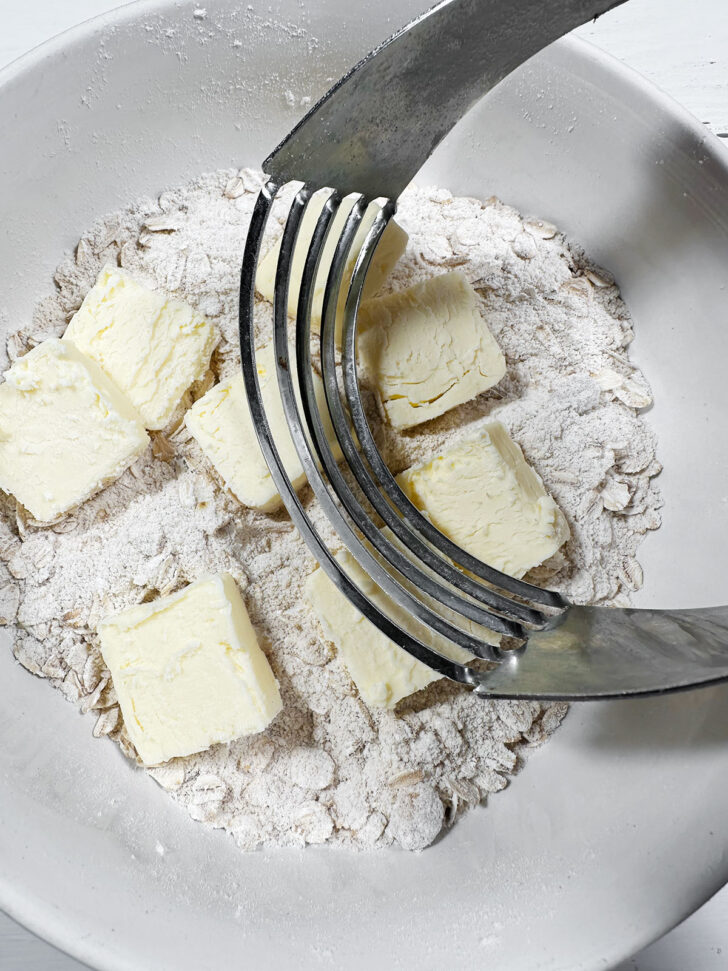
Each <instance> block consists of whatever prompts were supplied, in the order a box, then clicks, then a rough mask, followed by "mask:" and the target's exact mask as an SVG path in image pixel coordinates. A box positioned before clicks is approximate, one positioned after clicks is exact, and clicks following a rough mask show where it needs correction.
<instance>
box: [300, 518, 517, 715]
mask: <svg viewBox="0 0 728 971" xmlns="http://www.w3.org/2000/svg"><path fill="white" fill-rule="evenodd" d="M382 532H383V533H384V535H385V536H386V537H387V539H389V540H390V542H392V543H394V544H395V545H396V546H398V547H399V549H400V550H403V551H405V550H404V547H403V545H402V544H401V543H400V542H399V540H397V539H396V537H395V536H394V534H393V533H392V532H391V530H389V529H388V528H386V527H385V529H383V530H382ZM405 552H406V551H405ZM336 560H337V562H338V563H339V565H340V566H341V567H342V568H343V569H344V571H345V573H346V574H347V575H348V576H349V578H350V579H351V580H353V582H354V583H355V584H356V586H357V587H358V588H359V589H360V590H361V592H362V593H363V594H364V595H365V596H366V597H367V598H368V599H369V600H371V601H372V602H373V603H374V604H375V605H376V606H377V607H379V608H380V609H381V611H382V612H383V613H384V614H386V615H387V616H388V617H389V618H390V620H393V621H394V622H395V623H396V624H397V625H398V626H399V627H401V628H402V629H403V630H404V631H406V632H407V633H408V634H410V635H411V636H412V637H415V638H417V640H419V641H420V642H421V643H422V644H424V645H425V646H426V647H431V648H433V649H434V650H435V651H437V652H438V653H440V654H444V655H445V657H449V658H451V659H452V660H454V661H460V662H461V663H466V662H467V661H468V660H470V659H471V655H470V654H469V653H468V652H467V651H465V650H464V649H463V648H461V647H458V645H457V644H454V643H452V641H449V640H447V639H446V638H444V637H442V636H441V635H439V634H436V633H434V632H433V631H432V630H430V629H429V628H427V627H424V626H423V625H422V624H420V623H419V622H418V621H417V620H415V619H414V618H413V617H412V616H411V614H410V613H409V612H408V611H407V610H405V609H404V608H403V607H400V606H399V605H398V604H396V603H394V602H393V601H392V600H390V598H389V597H388V596H387V595H386V594H385V593H383V591H382V590H381V588H380V587H378V586H377V584H376V583H375V582H374V581H373V580H372V579H371V577H370V576H369V575H368V574H367V573H365V572H364V570H363V569H362V568H361V566H359V564H358V563H357V561H356V560H355V559H354V557H353V556H352V555H351V554H350V553H349V552H348V551H346V550H344V551H341V552H339V553H337V554H336ZM419 565H420V566H422V564H419ZM424 569H425V570H426V572H430V571H429V570H427V568H426V567H424ZM430 575H432V574H430ZM400 581H401V582H402V583H403V585H404V586H406V587H408V588H409V589H412V587H411V586H410V584H409V583H408V581H406V580H404V579H402V578H400ZM413 592H415V591H413ZM305 593H306V598H307V600H308V602H309V604H310V606H311V608H312V610H313V612H314V614H315V615H316V618H317V619H318V621H319V623H320V625H321V628H322V630H323V632H324V636H325V637H326V639H327V640H329V641H331V642H332V643H333V644H334V645H335V646H336V649H337V651H338V653H339V656H340V657H341V660H342V661H343V663H344V665H345V666H346V669H347V671H348V672H349V674H350V675H351V679H352V681H353V682H354V684H355V685H356V686H357V689H358V691H359V694H360V695H361V697H362V698H363V699H364V701H366V703H367V704H368V705H371V706H373V707H379V708H394V706H395V705H396V704H397V702H399V701H401V700H402V698H405V697H406V696H407V695H410V694H412V693H413V692H415V691H420V690H421V689H422V688H426V687H427V685H428V684H431V683H432V682H433V681H437V680H438V679H439V678H440V677H441V675H440V674H438V673H437V672H436V671H433V670H432V668H430V667H428V666H427V665H426V664H423V663H422V662H421V661H418V660H417V659H416V658H414V657H412V655H411V654H409V653H408V652H407V651H405V650H404V649H403V648H401V647H399V646H398V645H397V644H395V643H394V641H392V640H390V638H388V637H387V636H386V634H383V633H382V632H381V631H380V630H379V629H378V628H377V627H375V626H374V624H372V623H370V621H368V620H367V619H366V618H365V617H364V616H363V614H361V613H359V611H358V610H357V608H356V607H354V606H353V604H351V603H350V602H349V600H347V598H346V597H345V596H344V594H343V593H341V592H340V591H339V590H338V589H337V587H336V586H335V585H334V584H333V583H332V582H331V580H329V578H328V577H327V575H326V573H325V572H324V571H323V570H322V569H320V568H319V569H317V570H315V571H314V572H313V573H312V574H311V575H310V576H309V577H308V579H307V580H306V585H305ZM420 596H421V594H420ZM423 599H424V600H425V602H426V603H427V605H428V606H429V607H431V608H432V609H433V610H434V611H436V612H437V613H439V614H440V615H441V616H442V617H444V618H445V619H446V620H448V621H450V623H452V624H453V625H454V626H455V627H459V628H460V629H461V630H464V631H466V632H467V633H469V634H471V635H473V636H474V637H478V638H480V639H481V640H483V641H486V642H487V643H489V644H498V643H499V641H500V637H499V635H498V634H495V633H494V632H493V631H489V630H485V629H484V628H483V627H480V626H478V625H477V624H474V623H473V622H472V621H469V620H468V619H467V618H465V617H462V616H461V615H459V614H456V613H455V611H453V610H451V609H450V608H448V607H444V606H443V605H442V604H439V603H437V602H436V601H435V600H433V599H432V598H430V597H424V598H423Z"/></svg>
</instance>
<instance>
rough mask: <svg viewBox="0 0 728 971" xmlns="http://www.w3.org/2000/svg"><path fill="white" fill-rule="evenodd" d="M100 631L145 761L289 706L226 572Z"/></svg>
mask: <svg viewBox="0 0 728 971" xmlns="http://www.w3.org/2000/svg"><path fill="white" fill-rule="evenodd" d="M99 635H100V638H101V652H102V654H103V657H104V661H105V662H106V665H107V667H108V668H109V671H110V672H111V677H112V678H113V682H114V688H115V689H116V694H117V696H118V699H119V704H120V706H121V712H122V715H123V716H124V724H125V725H126V729H127V731H128V733H129V737H130V738H131V740H132V742H133V743H134V747H135V748H136V750H137V752H138V753H139V756H140V758H141V760H142V761H143V762H144V764H145V765H158V764H159V763H160V762H166V761H168V760H169V759H171V758H175V757H176V756H182V755H192V754H193V753H194V752H202V751H204V750H205V749H207V748H209V747H210V746H211V745H215V744H217V743H219V742H230V741H232V740H233V739H234V738H238V737H239V736H241V735H253V734H255V733H257V732H262V731H263V729H264V728H265V727H266V726H267V725H268V724H269V723H270V722H271V721H272V719H273V718H275V716H276V715H277V714H278V712H279V711H280V710H281V708H282V703H281V696H280V693H279V691H278V683H277V681H276V679H275V677H274V675H273V672H272V671H271V668H270V665H269V664H268V661H267V659H266V657H265V654H263V652H262V651H261V649H260V647H259V646H258V641H257V638H256V636H255V631H254V630H253V626H252V624H251V623H250V619H249V617H248V612H247V610H246V609H245V604H244V603H243V599H242V597H241V596H240V591H239V590H238V588H237V586H236V584H235V581H234V580H233V578H232V577H231V576H230V574H228V573H221V574H219V575H218V576H209V577H204V578H202V579H200V580H197V581H196V582H195V583H191V584H190V585H189V586H188V587H185V588H184V590H180V591H179V593H174V594H172V595H171V596H169V597H162V598H161V599H160V600H155V601H153V602H152V603H147V604H141V605H140V606H138V607H131V608H129V609H128V610H124V611H122V612H121V613H119V614H117V615H116V616H113V617H108V618H106V619H105V620H104V621H102V623H101V625H100V627H99Z"/></svg>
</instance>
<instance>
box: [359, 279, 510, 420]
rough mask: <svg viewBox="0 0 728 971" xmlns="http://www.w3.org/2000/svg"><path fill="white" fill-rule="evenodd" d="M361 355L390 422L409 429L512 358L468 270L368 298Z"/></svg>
mask: <svg viewBox="0 0 728 971" xmlns="http://www.w3.org/2000/svg"><path fill="white" fill-rule="evenodd" d="M358 326H359V339H358V354H359V359H360V361H361V364H362V366H363V367H364V369H365V370H366V372H367V375H368V377H369V379H370V380H371V382H372V384H373V385H374V388H375V389H376V392H377V394H378V396H379V399H380V403H381V405H382V408H383V410H384V413H385V414H386V416H387V419H388V420H389V422H390V424H392V425H393V426H394V427H395V428H411V427H412V426H413V425H418V424H420V422H423V421H429V420H430V419H431V418H436V417H437V416H438V415H442V414H444V413H445V412H446V411H449V410H450V408H454V407H455V406H456V405H460V404H463V402H465V401H470V400H471V399H472V398H475V397H477V395H479V394H481V393H482V392H483V391H487V390H488V388H491V387H492V386H493V385H494V384H497V383H498V382H499V381H500V379H501V378H502V377H503V375H504V374H505V373H506V362H505V358H504V357H503V354H502V352H501V349H500V348H499V347H498V344H497V343H496V340H495V338H494V337H493V335H492V334H491V332H490V331H489V330H488V326H487V324H486V323H485V321H484V320H483V318H482V317H481V315H480V312H479V310H478V305H477V295H476V293H475V291H474V290H473V288H472V287H471V286H470V284H469V283H468V281H467V280H466V279H465V277H464V276H463V275H462V273H458V272H454V273H445V274H443V275H441V276H436V277H432V278H431V279H429V280H426V281H425V282H424V283H418V284H416V285H415V286H413V287H409V289H407V290H401V291H399V292H397V293H389V294H386V295H385V296H383V297H377V298H375V299H374V300H368V301H367V302H366V303H364V304H362V306H361V309H360V311H359V324H358Z"/></svg>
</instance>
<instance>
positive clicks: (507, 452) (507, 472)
mask: <svg viewBox="0 0 728 971" xmlns="http://www.w3.org/2000/svg"><path fill="white" fill-rule="evenodd" d="M397 481H398V482H399V484H400V486H401V487H402V489H403V490H404V492H405V493H406V494H407V496H408V497H409V499H410V501H411V502H412V503H413V504H414V505H415V506H417V508H418V509H420V510H422V511H423V512H425V513H426V514H427V516H428V517H429V519H430V520H431V521H432V523H433V524H434V525H435V526H436V527H437V528H438V529H439V530H440V532H442V533H444V534H445V535H446V536H447V537H449V539H451V540H452V541H453V542H454V543H457V545H458V546H461V547H462V548H463V549H464V550H466V552H468V553H470V554H472V555H473V556H475V557H477V558H478V559H479V560H482V561H483V562H484V563H487V564H489V565H490V566H492V567H495V568H496V569H497V570H500V571H502V572H503V573H508V574H510V575H511V576H514V577H522V576H523V575H524V574H525V573H527V572H528V571H529V570H530V569H532V568H533V567H535V566H538V564H539V563H543V561H544V560H546V559H548V557H549V556H552V555H553V554H554V553H555V552H556V551H557V550H558V549H559V547H560V546H561V545H562V544H563V543H565V542H566V540H567V539H568V538H569V526H568V524H567V522H566V520H565V518H564V515H563V513H562V512H561V510H560V509H559V507H558V506H557V505H556V503H555V502H554V500H553V499H552V497H551V496H550V495H549V494H548V493H547V492H546V489H545V488H544V484H543V481H542V480H541V477H540V476H539V475H538V474H537V473H536V472H535V471H534V470H533V469H532V468H531V467H530V466H529V465H528V464H527V463H526V460H525V458H524V457H523V452H522V451H521V449H520V448H519V447H518V445H517V444H516V443H515V442H514V441H513V440H512V439H511V438H510V437H509V436H508V433H507V432H506V430H505V428H504V427H503V425H502V424H501V423H500V422H497V421H494V422H490V423H489V424H487V425H485V426H484V427H483V428H482V429H481V431H480V432H479V433H478V434H477V435H475V436H473V437H468V438H465V439H463V440H462V441H460V442H458V443H457V444H456V445H454V446H453V447H452V448H450V449H447V450H446V451H443V452H442V453H441V454H440V455H437V456H436V457H435V458H434V459H432V460H431V461H429V462H424V463H422V464H421V465H416V466H414V467H413V468H411V469H408V470H407V471H406V472H403V473H402V474H401V475H399V476H398V478H397Z"/></svg>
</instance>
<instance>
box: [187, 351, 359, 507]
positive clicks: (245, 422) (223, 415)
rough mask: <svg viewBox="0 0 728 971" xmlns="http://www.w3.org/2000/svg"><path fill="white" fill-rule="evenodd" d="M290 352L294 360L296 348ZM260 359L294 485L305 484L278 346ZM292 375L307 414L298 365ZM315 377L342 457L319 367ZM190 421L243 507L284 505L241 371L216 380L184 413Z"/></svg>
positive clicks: (264, 390)
mask: <svg viewBox="0 0 728 971" xmlns="http://www.w3.org/2000/svg"><path fill="white" fill-rule="evenodd" d="M290 353H291V361H293V360H294V351H293V348H291V351H290ZM256 360H257V364H258V380H259V382H260V390H261V394H262V397H263V403H264V405H265V410H266V414H267V416H268V421H269V423H270V427H271V432H272V434H273V439H274V441H275V444H276V448H277V449H278V454H279V455H280V457H281V460H282V462H283V465H284V467H285V470H286V473H287V475H288V478H289V479H290V480H291V482H292V483H293V487H294V489H300V488H301V487H302V486H303V485H304V483H305V482H306V476H305V474H304V471H303V466H302V465H301V462H300V459H299V458H298V453H297V452H296V448H295V446H294V444H293V439H292V438H291V433H290V432H289V430H288V423H287V421H286V417H285V413H284V411H283V403H282V401H281V397H280V393H279V390H278V378H277V374H276V367H275V350H274V347H273V345H272V344H269V345H267V346H266V347H264V348H262V350H260V351H258V352H257V353H256ZM292 374H293V377H294V387H295V389H296V392H297V398H298V404H299V412H300V413H301V415H302V416H303V411H302V405H301V397H300V391H299V389H298V381H297V377H296V372H295V370H293V371H292ZM313 382H314V388H315V393H316V400H317V402H318V404H319V410H320V411H321V414H322V417H323V420H324V428H325V431H326V437H327V439H328V441H329V443H330V444H331V447H332V451H333V453H334V455H335V457H336V459H337V461H338V460H339V459H340V458H341V449H340V448H339V443H338V441H337V439H336V435H335V433H334V429H333V426H332V424H331V419H330V417H329V414H328V409H327V407H326V398H325V393H324V386H323V382H322V380H321V378H320V377H319V375H318V374H316V372H315V371H314V373H313ZM185 424H186V425H187V427H188V428H189V430H190V431H191V432H192V434H193V435H194V437H195V439H196V440H197V443H198V445H199V446H200V448H201V449H202V451H203V452H204V453H205V455H206V456H207V458H208V459H209V460H210V462H212V464H213V465H214V466H215V469H216V470H217V472H218V474H219V475H220V477H221V478H222V480H223V482H224V483H225V486H226V488H228V489H229V490H230V491H231V492H232V493H233V495H234V496H235V497H236V498H237V499H238V500H239V501H240V502H242V503H243V505H244V506H250V507H251V508H252V509H258V510H260V511H261V512H274V511H275V510H276V509H278V508H280V505H281V497H280V496H279V495H278V492H277V491H276V487H275V484H274V482H273V479H272V477H271V474H270V471H269V470H268V466H267V465H266V461H265V459H264V458H263V453H262V452H261V450H260V445H259V444H258V438H257V436H256V434H255V429H254V427H253V420H252V418H251V416H250V409H249V407H248V398H247V395H246V393H245V385H244V383H243V376H242V374H236V375H235V377H233V378H231V379H229V380H228V381H223V382H221V383H220V384H217V385H215V387H214V388H211V389H210V390H209V391H208V392H207V394H206V395H204V396H203V397H202V398H200V400H199V401H196V402H195V404H194V405H193V406H192V407H191V408H190V409H189V411H188V412H187V414H186V415H185Z"/></svg>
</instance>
